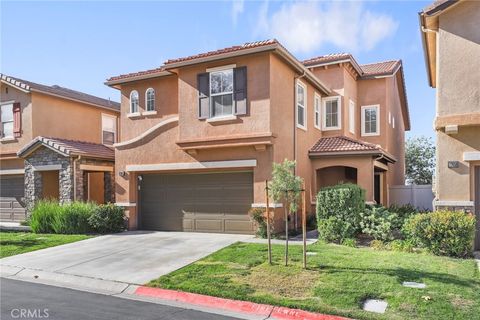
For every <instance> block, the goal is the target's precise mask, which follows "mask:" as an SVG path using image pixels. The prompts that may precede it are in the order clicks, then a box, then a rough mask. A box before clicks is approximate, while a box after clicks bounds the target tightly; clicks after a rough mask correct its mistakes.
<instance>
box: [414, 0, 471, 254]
mask: <svg viewBox="0 0 480 320" xmlns="http://www.w3.org/2000/svg"><path fill="white" fill-rule="evenodd" d="M419 17H420V29H421V33H422V39H423V44H424V54H425V62H426V66H427V74H428V80H429V84H430V86H431V87H433V88H436V112H435V121H434V129H435V134H436V147H437V153H436V158H437V162H436V170H435V182H434V185H435V190H434V191H435V200H434V207H435V208H436V209H442V208H449V209H458V210H465V211H468V212H472V213H473V212H476V215H477V232H476V234H477V236H476V241H475V248H476V249H480V2H478V1H463V0H460V1H451V0H441V1H435V2H434V3H433V4H431V5H430V6H428V7H426V8H425V9H424V10H422V11H421V12H420V13H419Z"/></svg>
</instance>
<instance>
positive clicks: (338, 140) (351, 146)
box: [310, 136, 381, 153]
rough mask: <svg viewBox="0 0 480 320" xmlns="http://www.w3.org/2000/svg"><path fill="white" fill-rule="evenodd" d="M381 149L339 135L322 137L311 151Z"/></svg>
mask: <svg viewBox="0 0 480 320" xmlns="http://www.w3.org/2000/svg"><path fill="white" fill-rule="evenodd" d="M380 149H381V148H380V146H378V145H374V144H371V143H368V142H363V141H359V140H355V139H352V138H348V137H345V136H338V137H325V138H321V139H320V140H318V141H317V143H315V144H314V145H313V147H312V148H311V149H310V152H311V153H317V152H344V151H379V150H380Z"/></svg>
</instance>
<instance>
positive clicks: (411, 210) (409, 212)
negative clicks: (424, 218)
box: [388, 204, 419, 230]
mask: <svg viewBox="0 0 480 320" xmlns="http://www.w3.org/2000/svg"><path fill="white" fill-rule="evenodd" d="M388 211H390V212H394V213H396V214H397V219H396V220H395V221H393V228H394V229H398V230H400V229H402V227H403V225H404V223H405V221H406V220H408V219H409V218H410V217H411V216H414V215H416V214H418V213H419V210H418V209H417V208H415V207H414V206H412V205H411V204H405V205H402V206H399V205H396V204H392V205H391V206H390V207H388Z"/></svg>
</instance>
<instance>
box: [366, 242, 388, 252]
mask: <svg viewBox="0 0 480 320" xmlns="http://www.w3.org/2000/svg"><path fill="white" fill-rule="evenodd" d="M370 248H372V249H373V250H387V249H388V246H387V245H386V244H385V243H384V242H383V241H382V240H373V241H372V242H370Z"/></svg>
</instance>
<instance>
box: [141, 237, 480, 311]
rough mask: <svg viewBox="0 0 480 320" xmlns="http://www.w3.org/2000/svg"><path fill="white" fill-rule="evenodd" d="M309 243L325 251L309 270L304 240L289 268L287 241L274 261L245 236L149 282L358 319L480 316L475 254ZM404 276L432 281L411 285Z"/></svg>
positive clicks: (277, 250)
mask: <svg viewBox="0 0 480 320" xmlns="http://www.w3.org/2000/svg"><path fill="white" fill-rule="evenodd" d="M308 248H309V249H308V250H309V251H314V252H317V255H315V256H308V259H309V261H308V269H307V270H303V269H302V268H301V257H302V253H301V252H302V251H301V250H302V249H301V247H300V246H291V247H290V253H291V254H290V257H291V265H289V266H288V267H285V266H284V265H283V246H278V245H276V246H273V259H274V265H273V266H269V265H268V263H266V255H267V249H266V246H265V245H261V244H246V243H237V244H234V245H231V246H230V247H227V248H225V249H222V250H220V251H218V252H216V253H214V254H212V255H210V256H208V257H206V258H204V259H202V260H199V261H197V262H195V263H193V264H191V265H189V266H186V267H184V268H182V269H179V270H177V271H174V272H172V273H170V274H168V275H165V276H163V277H160V278H159V279H157V280H154V281H152V282H150V283H149V284H148V285H149V286H153V287H161V288H167V289H176V290H182V291H189V292H195V293H201V294H207V295H213V296H218V297H224V298H231V299H239V300H248V301H253V302H258V303H267V304H273V305H279V306H287V307H293V308H300V309H304V310H310V311H315V312H322V313H327V314H336V315H342V316H346V317H352V318H356V319H435V320H439V319H469V320H473V319H480V275H479V271H478V268H477V266H476V264H475V262H474V260H472V259H470V260H461V259H453V258H447V257H437V256H433V255H429V254H416V253H403V252H393V251H374V250H372V249H370V248H351V247H346V246H339V245H334V244H324V243H318V244H315V245H311V246H309V247H308ZM403 281H416V282H423V283H426V284H427V288H426V289H413V288H406V287H403V286H402V285H401V283H402V282H403ZM425 296H427V297H430V298H431V299H430V300H427V299H428V298H427V299H425V298H424V297H425ZM366 298H380V299H385V300H386V301H387V302H388V308H387V311H386V313H385V314H384V315H379V314H374V313H370V312H365V311H363V310H361V304H362V301H363V300H364V299H366Z"/></svg>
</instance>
